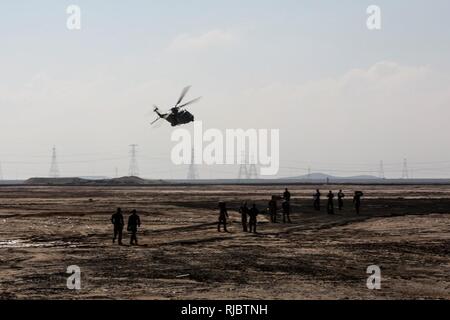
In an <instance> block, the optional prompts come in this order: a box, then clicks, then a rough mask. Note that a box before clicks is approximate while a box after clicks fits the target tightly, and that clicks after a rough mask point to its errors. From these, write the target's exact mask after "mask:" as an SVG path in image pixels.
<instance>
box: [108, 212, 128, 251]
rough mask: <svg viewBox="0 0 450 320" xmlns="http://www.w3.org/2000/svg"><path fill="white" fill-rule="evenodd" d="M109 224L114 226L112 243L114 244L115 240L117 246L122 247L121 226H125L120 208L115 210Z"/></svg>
mask: <svg viewBox="0 0 450 320" xmlns="http://www.w3.org/2000/svg"><path fill="white" fill-rule="evenodd" d="M111 223H112V224H113V226H114V237H113V243H115V242H116V239H118V243H119V245H122V232H123V226H124V225H125V223H124V222H123V215H122V209H121V208H117V211H116V213H114V214H113V215H112V216H111Z"/></svg>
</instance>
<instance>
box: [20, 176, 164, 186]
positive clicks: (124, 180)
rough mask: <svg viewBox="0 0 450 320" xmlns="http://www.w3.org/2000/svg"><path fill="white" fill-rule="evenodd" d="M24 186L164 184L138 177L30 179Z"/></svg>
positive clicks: (161, 181) (160, 181) (159, 181)
mask: <svg viewBox="0 0 450 320" xmlns="http://www.w3.org/2000/svg"><path fill="white" fill-rule="evenodd" d="M24 184H26V185H50V186H141V185H154V184H166V182H165V181H163V180H147V179H142V178H139V177H121V178H114V179H108V178H106V179H98V178H94V179H89V178H78V177H73V178H30V179H28V180H26V181H25V182H24Z"/></svg>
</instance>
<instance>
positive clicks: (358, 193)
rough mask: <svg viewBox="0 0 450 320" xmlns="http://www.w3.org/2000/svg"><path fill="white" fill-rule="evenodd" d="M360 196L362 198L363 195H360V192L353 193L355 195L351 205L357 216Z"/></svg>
mask: <svg viewBox="0 0 450 320" xmlns="http://www.w3.org/2000/svg"><path fill="white" fill-rule="evenodd" d="M362 196H364V193H362V192H361V191H355V195H354V196H353V204H354V205H355V210H356V214H359V210H360V208H361V197H362Z"/></svg>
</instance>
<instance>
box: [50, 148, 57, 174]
mask: <svg viewBox="0 0 450 320" xmlns="http://www.w3.org/2000/svg"><path fill="white" fill-rule="evenodd" d="M48 175H49V177H50V178H58V177H59V167H58V160H57V158H56V147H53V149H52V163H51V165H50V171H49V174H48Z"/></svg>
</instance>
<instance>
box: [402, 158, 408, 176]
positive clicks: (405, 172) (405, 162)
mask: <svg viewBox="0 0 450 320" xmlns="http://www.w3.org/2000/svg"><path fill="white" fill-rule="evenodd" d="M402 179H409V172H408V159H406V158H405V159H403V169H402Z"/></svg>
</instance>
